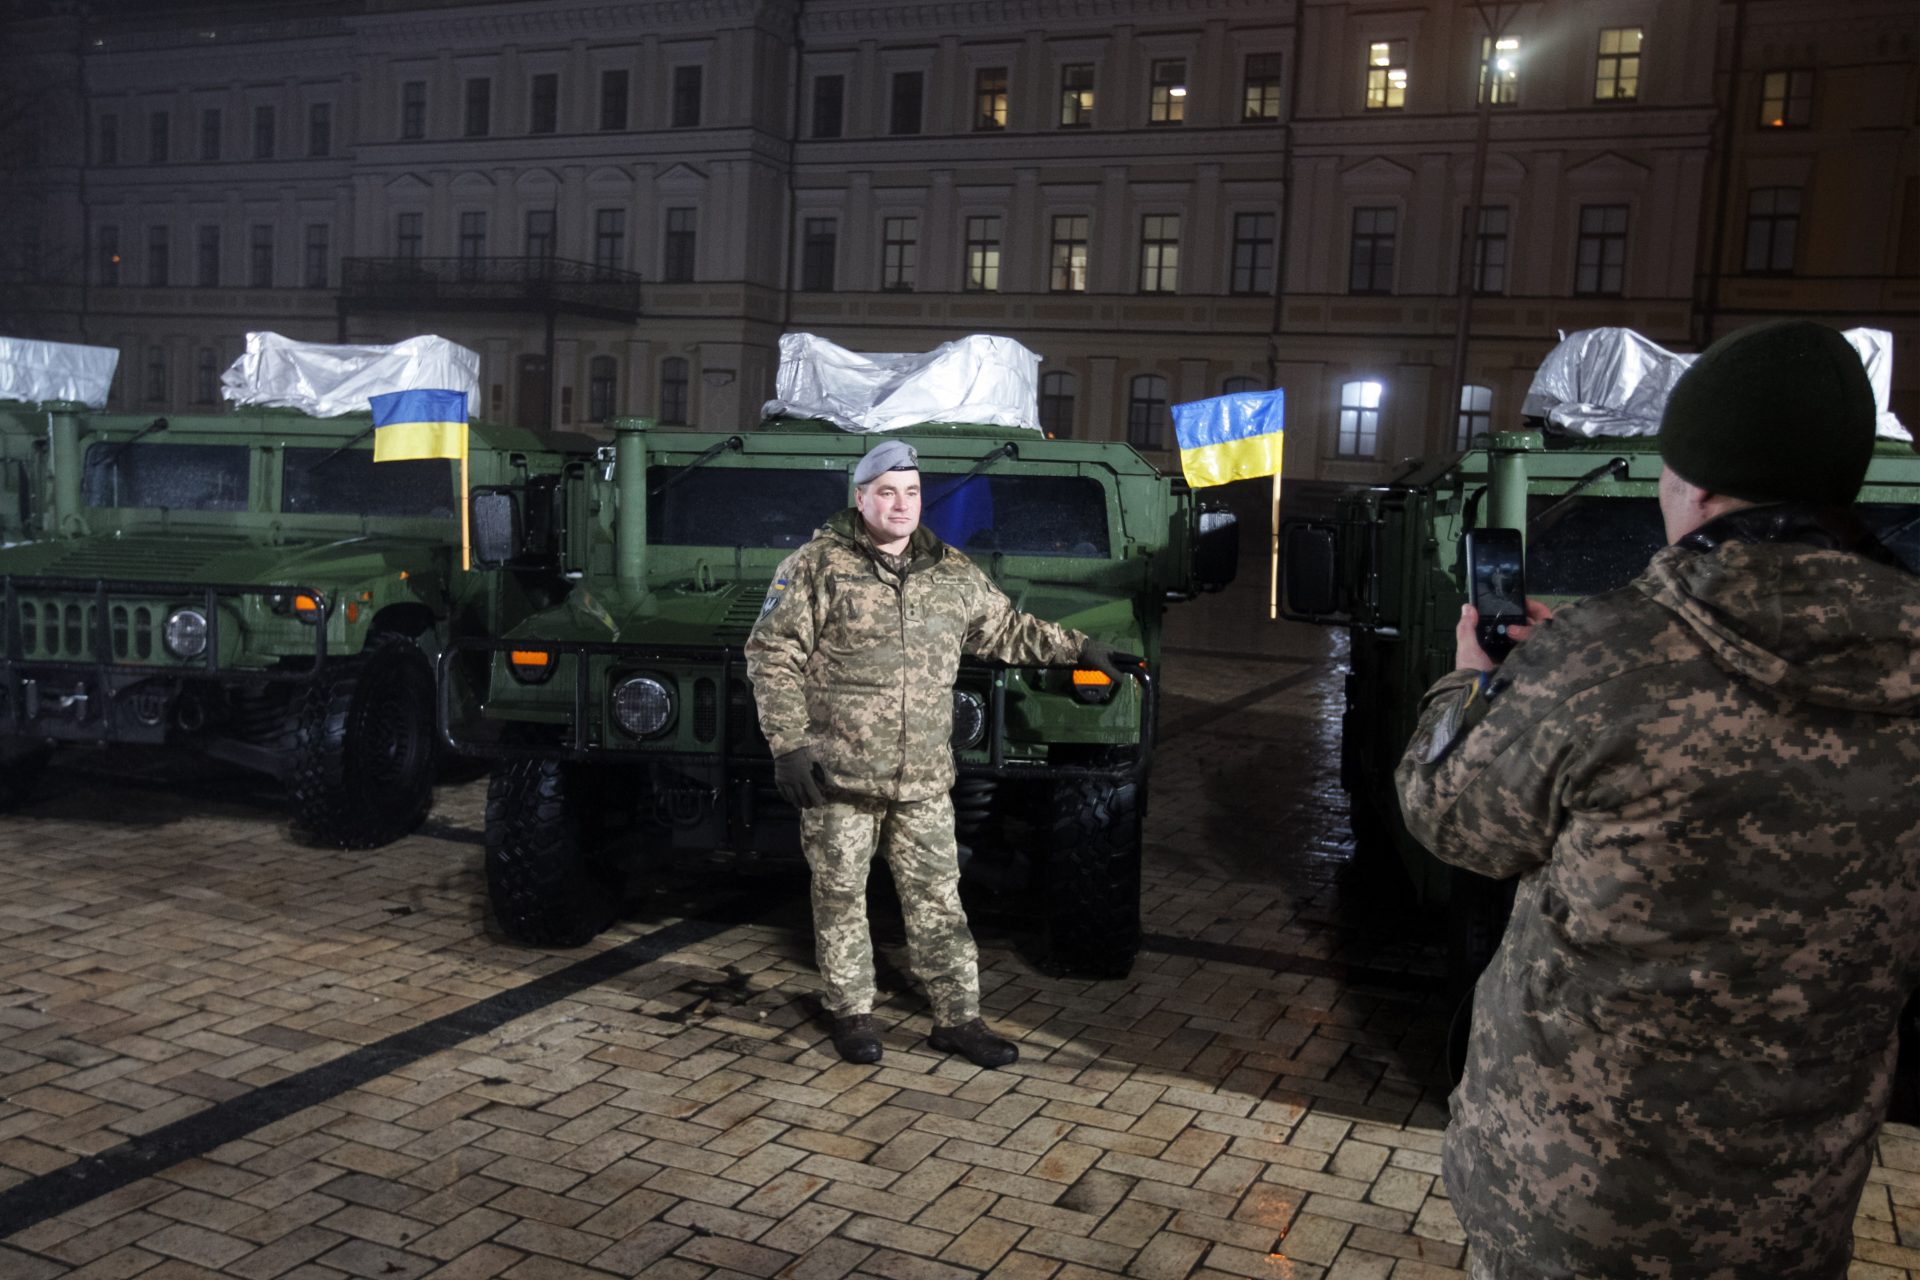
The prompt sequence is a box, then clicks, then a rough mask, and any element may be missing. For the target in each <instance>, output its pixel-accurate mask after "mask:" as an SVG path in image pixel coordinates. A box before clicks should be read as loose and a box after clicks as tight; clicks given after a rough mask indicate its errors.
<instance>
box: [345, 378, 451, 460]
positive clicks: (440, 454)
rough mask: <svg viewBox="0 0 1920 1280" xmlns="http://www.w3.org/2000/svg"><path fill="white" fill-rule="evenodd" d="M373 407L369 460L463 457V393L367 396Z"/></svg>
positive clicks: (425, 392)
mask: <svg viewBox="0 0 1920 1280" xmlns="http://www.w3.org/2000/svg"><path fill="white" fill-rule="evenodd" d="M367 403H368V404H370V405H372V406H373V425H374V432H373V460H374V461H375V462H403V461H405V460H407V459H409V458H461V459H464V458H465V457H466V456H467V393H466V392H464V391H389V392H387V393H386V394H385V395H378V396H368V397H367Z"/></svg>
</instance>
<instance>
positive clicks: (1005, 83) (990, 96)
mask: <svg viewBox="0 0 1920 1280" xmlns="http://www.w3.org/2000/svg"><path fill="white" fill-rule="evenodd" d="M1009 83H1010V81H1009V72H1008V69H1007V68H1006V67H1004V66H999V67H975V68H974V69H973V131H974V132H975V133H995V132H999V131H1002V130H1004V129H1005V128H1006V127H1007V111H1008V102H1009V99H1010V97H1011V94H1010V92H1009Z"/></svg>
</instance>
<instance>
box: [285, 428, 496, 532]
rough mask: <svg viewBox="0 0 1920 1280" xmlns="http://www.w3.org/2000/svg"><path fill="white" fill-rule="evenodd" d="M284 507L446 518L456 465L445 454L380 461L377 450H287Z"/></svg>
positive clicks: (295, 511)
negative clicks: (454, 466) (375, 454)
mask: <svg viewBox="0 0 1920 1280" xmlns="http://www.w3.org/2000/svg"><path fill="white" fill-rule="evenodd" d="M283 466H284V469H283V471H282V472H281V475H282V481H281V495H280V508H281V510H282V511H285V512H286V513H287V514H289V515H306V516H425V517H427V518H429V519H432V518H435V517H438V518H440V519H445V518H447V517H449V516H451V515H453V513H454V512H455V511H457V510H458V509H459V508H458V507H457V506H455V504H454V500H453V467H452V465H451V464H450V463H449V462H448V461H447V460H446V459H445V458H410V459H407V460H405V461H402V462H375V461H374V460H373V450H372V449H371V448H365V449H340V448H338V447H337V446H331V447H326V448H295V449H288V450H287V453H286V461H285V463H284V464H283Z"/></svg>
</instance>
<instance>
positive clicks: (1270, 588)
mask: <svg viewBox="0 0 1920 1280" xmlns="http://www.w3.org/2000/svg"><path fill="white" fill-rule="evenodd" d="M1272 529H1273V537H1272V539H1271V540H1270V545H1269V547H1268V549H1267V621H1268V622H1273V621H1275V620H1277V619H1278V618H1279V617H1280V473H1279V472H1278V471H1275V472H1274V473H1273V519H1272Z"/></svg>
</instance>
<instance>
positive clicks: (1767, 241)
mask: <svg viewBox="0 0 1920 1280" xmlns="http://www.w3.org/2000/svg"><path fill="white" fill-rule="evenodd" d="M1799 238H1800V188H1798V187H1755V188H1754V189H1753V190H1752V191H1749V192H1748V193H1747V257H1746V262H1745V264H1744V266H1745V270H1746V272H1747V274H1748V275H1789V274H1791V273H1792V271H1793V250H1794V244H1795V242H1796V241H1798V240H1799Z"/></svg>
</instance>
